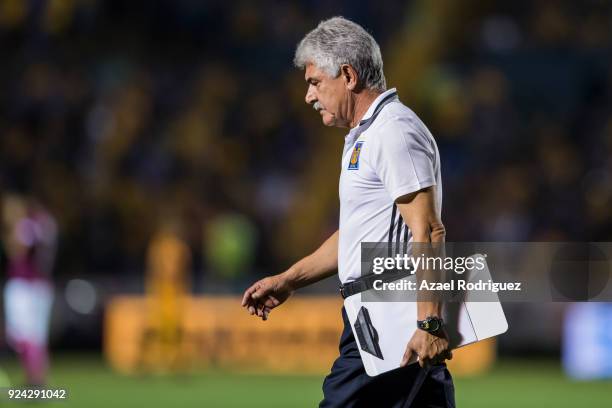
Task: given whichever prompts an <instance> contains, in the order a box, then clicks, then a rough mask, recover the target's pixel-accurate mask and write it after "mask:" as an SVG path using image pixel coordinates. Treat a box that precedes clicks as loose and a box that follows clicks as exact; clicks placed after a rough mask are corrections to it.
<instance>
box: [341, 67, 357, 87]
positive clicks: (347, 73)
mask: <svg viewBox="0 0 612 408" xmlns="http://www.w3.org/2000/svg"><path fill="white" fill-rule="evenodd" d="M340 75H341V76H342V79H343V80H344V84H345V85H346V88H347V89H348V90H349V91H354V90H355V89H356V88H357V86H358V85H359V84H358V81H359V79H358V77H357V71H355V68H353V67H352V66H350V65H349V64H342V65H341V66H340Z"/></svg>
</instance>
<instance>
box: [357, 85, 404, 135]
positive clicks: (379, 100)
mask: <svg viewBox="0 0 612 408" xmlns="http://www.w3.org/2000/svg"><path fill="white" fill-rule="evenodd" d="M394 98H397V89H395V88H391V89H389V90H387V91H385V92H383V93H381V94H380V95H378V96H377V97H376V99H374V102H372V104H371V105H370V107H369V108H368V110H367V111H366V113H365V114H364V115H363V118H361V120H360V121H359V124H358V125H357V127H359V126H363V125H365V124H367V123H368V122H370V120H371V119H372V116H374V113H375V112H376V111H377V110H378V107H382V106H381V105H382V104H383V103H384V102H386V101H388V100H389V99H394Z"/></svg>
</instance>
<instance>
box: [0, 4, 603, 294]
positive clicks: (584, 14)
mask: <svg viewBox="0 0 612 408" xmlns="http://www.w3.org/2000/svg"><path fill="white" fill-rule="evenodd" d="M356 3H358V4H357V5H356ZM428 3H429V2H420V1H413V2H408V3H407V4H404V3H403V2H400V1H391V2H385V7H384V8H382V7H379V6H377V5H374V4H372V3H367V2H353V1H351V2H348V1H331V2H327V1H325V2H323V1H314V2H311V3H309V4H305V3H300V2H283V3H282V5H281V4H277V3H275V2H271V1H270V2H268V1H266V2H256V3H255V2H253V3H250V2H239V3H236V4H234V3H233V2H231V3H230V2H222V1H209V2H193V1H178V2H177V1H157V2H153V3H136V2H121V1H104V2H103V1H97V0H90V1H76V0H75V1H54V0H49V1H29V2H26V1H24V2H14V1H8V0H3V1H0V50H1V51H0V52H1V53H2V61H3V63H2V64H0V87H1V89H2V92H1V93H0V195H2V194H6V193H9V192H21V193H26V194H29V195H32V196H35V197H36V198H37V199H38V200H40V201H42V202H44V203H45V205H46V206H47V208H48V209H50V211H51V212H52V213H53V214H54V215H55V217H56V219H57V222H58V225H59V231H60V241H59V254H58V260H57V262H58V263H57V271H58V274H59V275H60V276H76V275H79V274H83V273H85V272H87V273H94V274H112V275H116V276H121V275H124V274H126V273H128V274H129V273H133V274H139V275H141V274H142V271H143V269H144V263H145V254H146V248H147V245H148V243H149V241H150V239H151V237H152V236H153V234H154V233H155V231H156V230H157V229H158V228H159V226H160V225H161V224H162V223H163V222H164V220H167V219H169V218H172V219H176V220H179V221H180V223H181V224H182V225H183V234H184V238H185V240H186V242H187V243H188V244H189V246H190V247H191V249H192V251H193V253H194V268H195V270H196V271H197V272H201V273H203V274H204V275H211V276H216V277H217V278H219V279H221V280H224V279H225V280H228V281H231V282H234V281H236V280H239V281H240V280H241V279H243V278H244V279H246V278H248V280H250V279H251V277H248V276H244V275H245V274H249V273H250V274H263V273H271V272H274V271H280V270H282V268H283V267H286V266H287V265H288V263H289V262H290V261H291V260H294V259H295V257H296V256H299V255H301V254H304V253H306V252H307V251H308V250H310V249H312V248H314V247H315V246H316V245H317V244H318V243H319V242H320V241H321V240H322V238H323V237H325V236H326V235H328V234H329V233H330V232H331V231H333V230H334V229H335V228H336V227H337V203H338V201H337V184H336V183H337V175H338V174H339V167H338V163H339V155H340V152H341V146H342V143H343V134H342V132H340V131H338V130H333V129H323V128H322V126H321V124H320V123H319V117H318V115H316V114H315V112H313V111H312V110H311V109H310V108H308V107H307V106H306V105H305V104H304V93H305V90H306V86H305V83H304V82H303V75H302V73H301V72H299V71H298V70H296V69H295V68H294V67H293V66H292V64H291V61H292V56H293V51H294V47H295V45H296V42H297V41H298V40H299V39H300V38H301V36H302V35H303V34H304V33H305V32H306V31H307V30H308V29H309V28H311V27H313V26H314V24H315V23H316V22H317V21H319V20H320V19H322V18H326V17H329V16H330V15H333V14H342V15H344V16H345V17H347V18H351V19H354V20H355V21H357V22H359V23H361V24H363V25H364V26H365V27H367V28H368V29H369V30H371V32H372V33H373V34H374V35H375V37H376V38H377V39H378V40H379V42H380V43H381V46H382V52H383V57H385V56H387V55H389V58H385V64H386V68H387V70H386V71H387V83H388V84H389V85H390V86H393V87H397V88H398V90H399V94H400V98H402V100H403V101H404V102H405V103H406V104H407V105H408V106H410V107H411V108H412V109H413V110H415V111H416V112H417V113H418V114H419V116H421V117H422V119H423V120H424V122H425V123H426V124H427V125H428V126H429V128H430V130H431V131H432V133H433V134H434V137H436V139H437V141H438V145H439V147H440V152H441V156H442V164H443V169H442V174H443V180H444V207H443V215H444V221H445V224H446V227H447V234H448V235H447V239H448V240H449V241H459V240H473V241H478V240H484V241H525V240H534V241H538V240H539V241H548V240H568V241H575V240H585V241H595V240H610V239H612V211H610V208H612V114H611V112H612V69H611V68H610V67H611V66H612V64H611V62H612V57H611V56H612V52H611V51H612V41H611V39H612V32H611V27H612V26H611V25H610V21H612V12H611V7H610V4H609V3H607V2H603V1H589V2H586V3H587V4H588V7H587V6H585V5H584V4H581V5H578V4H576V3H572V2H567V3H563V4H562V5H559V4H558V3H557V2H548V1H542V0H539V1H534V2H526V1H519V2H513V3H512V5H510V4H500V5H485V4H481V2H472V3H474V4H473V5H472V6H471V7H469V8H467V9H469V10H470V12H469V13H468V14H463V15H461V18H455V16H453V13H452V12H443V11H440V10H438V9H437V6H436V5H432V4H428ZM451 11H452V10H451ZM455 11H456V10H455ZM424 22H429V23H431V22H433V24H432V28H430V30H432V33H431V38H425V37H427V34H426V33H419V32H418V31H416V30H415V29H414V27H415V26H417V25H419V24H421V25H422V24H424ZM442 27H444V28H442ZM419 36H422V38H421V37H419ZM436 37H441V38H443V39H445V41H439V42H438V43H435V41H434V40H435V38H436ZM432 38H433V39H432ZM414 44H417V45H414ZM436 44H438V45H436ZM439 44H442V45H439ZM415 61H417V62H419V63H420V64H421V65H422V66H423V68H422V69H420V70H417V69H416V68H415V67H417V66H418V64H417V63H416V62H415ZM218 253H222V254H223V256H222V257H221V259H219V256H217V255H216V254H218ZM234 259H239V260H241V261H239V262H240V263H239V264H238V266H236V264H235V263H232V260H234Z"/></svg>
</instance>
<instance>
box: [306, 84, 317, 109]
mask: <svg viewBox="0 0 612 408" xmlns="http://www.w3.org/2000/svg"><path fill="white" fill-rule="evenodd" d="M305 100H306V103H307V104H309V105H312V104H313V103H315V102H316V101H317V97H316V96H315V94H314V92H312V90H311V89H310V87H309V88H308V91H306V98H305Z"/></svg>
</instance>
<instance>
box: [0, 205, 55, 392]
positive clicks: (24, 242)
mask: <svg viewBox="0 0 612 408" xmlns="http://www.w3.org/2000/svg"><path fill="white" fill-rule="evenodd" d="M2 227H3V230H2V235H3V236H2V241H3V243H4V246H5V252H6V254H7V257H8V280H7V283H6V286H5V288H4V311H5V314H6V334H7V341H8V344H9V345H10V346H11V347H12V348H13V349H14V350H15V352H16V353H17V354H18V355H19V357H20V359H21V362H22V364H23V368H24V370H25V374H26V380H27V382H28V384H29V385H43V384H45V383H46V374H47V368H48V364H49V358H48V351H47V342H48V335H49V320H50V316H51V306H52V303H53V286H52V283H51V279H50V275H51V269H52V266H53V261H54V258H55V253H56V244H57V225H56V222H55V220H54V219H53V217H52V216H51V214H50V213H49V212H48V211H47V210H45V208H44V207H43V206H42V205H40V204H39V203H36V202H35V201H34V200H28V199H26V198H24V197H20V196H17V195H9V196H7V197H5V198H4V200H3V205H2Z"/></svg>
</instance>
